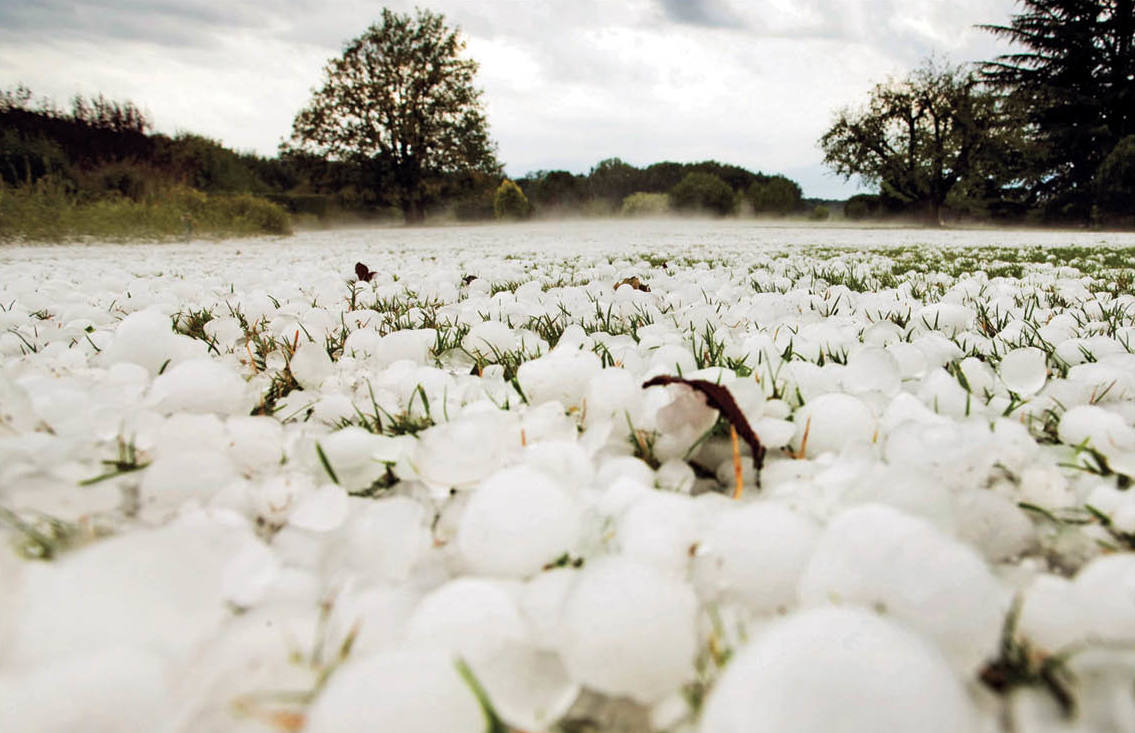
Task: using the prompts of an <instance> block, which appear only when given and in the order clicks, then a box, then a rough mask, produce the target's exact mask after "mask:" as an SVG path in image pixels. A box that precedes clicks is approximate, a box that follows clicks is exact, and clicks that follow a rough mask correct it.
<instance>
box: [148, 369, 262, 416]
mask: <svg viewBox="0 0 1135 733" xmlns="http://www.w3.org/2000/svg"><path fill="white" fill-rule="evenodd" d="M150 400H151V401H152V402H153V403H154V404H155V405H156V406H157V407H158V409H159V410H161V411H163V412H165V413H167V414H168V413H175V412H215V413H218V414H221V415H238V414H248V412H249V410H251V409H252V406H253V404H254V403H255V395H253V394H252V392H251V391H250V390H249V387H248V383H247V382H245V381H244V379H243V378H242V377H241V376H240V375H239V374H237V373H236V372H235V371H233V370H232V369H230V368H229V367H228V366H227V365H226V364H223V363H221V362H219V361H216V360H214V359H208V358H203V359H190V360H188V361H183V362H181V363H180V364H177V365H176V366H173V367H170V368H169V369H167V370H166V371H165V372H163V373H162V374H161V375H159V376H158V377H157V378H156V379H155V380H154V383H153V385H152V386H151V387H150Z"/></svg>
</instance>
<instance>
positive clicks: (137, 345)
mask: <svg viewBox="0 0 1135 733" xmlns="http://www.w3.org/2000/svg"><path fill="white" fill-rule="evenodd" d="M205 348H206V347H205V344H204V343H203V342H201V341H197V340H195V339H191V338H189V337H187V336H181V335H179V334H177V333H174V330H173V322H172V321H171V320H170V318H169V316H167V315H165V314H164V313H161V312H159V311H157V310H143V311H138V312H137V313H131V314H130V315H128V316H126V317H125V318H123V319H122V322H121V323H119V324H118V328H116V329H115V331H114V338H113V339H112V340H111V342H110V343H109V344H107V345H106V346H105V347H104V348H103V349H102V351H101V353H100V357H101V358H102V359H103V360H104V361H105V362H106V363H107V364H117V363H119V362H131V363H134V364H138V365H139V366H142V367H145V369H146V370H147V371H148V372H149V373H150V374H157V373H158V371H159V370H160V369H161V368H162V366H163V365H166V364H167V363H170V362H176V361H179V360H181V359H186V358H191V357H193V356H204V351H205Z"/></svg>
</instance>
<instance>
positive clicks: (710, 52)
mask: <svg viewBox="0 0 1135 733" xmlns="http://www.w3.org/2000/svg"><path fill="white" fill-rule="evenodd" d="M386 5H387V7H390V8H391V9H394V10H398V11H410V10H412V9H413V7H414V6H415V5H420V6H423V7H428V8H429V9H431V10H435V11H439V12H442V13H444V14H445V15H446V16H447V17H448V19H449V20H450V22H451V23H454V24H456V25H459V26H460V27H461V29H462V30H463V32H464V35H465V37H466V39H467V41H468V49H467V54H468V55H469V56H470V57H472V58H473V59H475V60H476V61H478V62H480V64H481V70H480V74H479V76H478V80H479V83H480V85H481V87H482V88H483V89H484V92H485V94H484V102H485V105H486V108H487V111H488V118H489V123H490V125H491V134H492V136H493V138H494V139H495V140H496V141H497V142H498V144H499V157H500V159H501V161H502V162H503V163H504V164H505V168H506V171H507V172H508V174H509V175H511V176H514V177H516V176H521V175H523V174H525V173H527V172H529V171H533V170H538V169H566V170H570V171H573V172H576V173H583V172H586V171H587V170H588V169H590V168H591V166H593V165H594V164H595V163H596V162H598V161H599V160H601V159H603V158H609V157H615V156H618V157H621V158H623V159H624V160H626V161H628V162H630V163H633V164H635V165H646V164H649V163H653V162H657V161H661V160H675V161H698V160H706V159H716V160H720V161H722V162H728V163H736V164H738V165H742V166H745V167H747V168H750V169H753V170H761V171H765V172H767V173H783V174H785V175H788V176H789V177H791V178H794V179H795V180H797V181H799V182H800V183H801V185H802V186H803V188H804V192H805V195H808V196H817V197H837V196H846V195H850V194H851V193H854V192H855V191H856V185H855V182H851V183H844V182H843V181H842V180H841V179H839V178H838V177H836V176H834V175H832V174H830V173H828V172H827V171H826V170H825V169H824V167H823V165H822V163H821V160H822V157H823V156H822V154H821V153H820V151H819V149H818V147H817V145H816V140H817V139H818V138H819V136H820V135H822V134H823V132H824V130H825V129H826V127H827V126H828V124H829V123H830V122H831V120H832V116H833V114H834V113H835V111H836V110H837V109H838V108H840V107H842V106H845V105H847V104H850V103H855V102H857V101H860V100H862V99H863V98H864V97H865V95H866V93H867V92H868V91H869V90H870V88H871V87H872V86H873V85H874V84H875V83H877V82H880V81H883V80H884V79H886V78H887V77H888V76H892V75H902V74H904V73H906V72H907V71H908V70H909V69H911V68H913V67H914V66H917V65H918V64H919V62H920V61H921V60H922V59H923V58H925V57H926V56H927V55H929V54H932V53H933V54H937V55H938V56H940V57H943V58H946V59H949V60H951V61H954V62H963V61H973V60H980V59H987V58H991V57H992V56H994V55H996V54H997V53H1000V52H1003V51H1004V50H1005V47H1004V46H1003V45H1002V44H1001V43H1000V42H999V41H997V40H996V39H994V38H993V37H992V36H991V35H990V34H988V33H985V32H983V31H980V30H978V29H976V28H974V26H975V25H976V24H979V23H1003V22H1005V21H1006V20H1007V19H1008V17H1009V15H1010V13H1011V12H1012V11H1013V0H418V1H417V2H413V1H411V2H399V1H397V0H387V2H386ZM381 6H382V3H381V2H377V3H376V2H364V1H362V0H346V1H344V2H336V1H335V0H328V1H324V2H318V1H317V0H275V1H274V2H252V1H251V0H106V1H105V2H98V1H97V0H0V49H3V51H2V52H0V86H3V87H11V86H13V85H15V84H16V83H21V82H22V83H23V84H26V85H27V86H29V87H31V88H32V90H33V91H34V92H35V93H36V94H38V95H44V96H49V97H53V98H55V99H56V100H57V101H58V102H60V103H65V102H66V101H67V100H68V99H69V98H70V97H71V96H72V95H74V94H76V93H82V94H88V95H89V94H95V93H98V92H102V93H103V94H105V95H107V96H108V97H111V98H115V99H129V100H132V101H134V102H135V103H136V104H138V105H139V106H140V107H142V108H143V109H145V110H147V111H148V112H149V113H150V115H151V117H152V118H153V120H154V122H155V124H156V127H157V129H158V130H159V131H162V132H167V133H174V132H177V131H181V130H185V131H190V132H195V133H199V134H203V135H208V136H210V137H213V138H216V139H219V140H221V141H222V142H224V143H225V144H226V145H228V146H230V147H234V148H237V149H240V150H254V151H256V152H259V153H261V154H264V155H274V154H275V152H276V148H277V145H278V144H279V142H280V141H281V139H283V138H285V137H286V136H287V135H288V133H289V132H290V129H291V122H292V118H293V116H294V115H295V113H296V111H297V110H299V108H300V107H302V106H303V105H304V104H305V103H306V101H307V99H308V97H309V94H310V91H311V89H312V88H313V87H314V86H316V85H317V84H318V83H319V82H320V79H321V74H322V68H323V65H324V63H325V62H326V61H327V59H329V58H330V57H332V56H336V55H338V54H339V53H340V52H341V51H342V48H343V45H344V43H345V42H346V41H347V40H349V39H351V38H353V37H356V36H358V35H360V34H361V33H362V32H363V31H364V30H365V29H366V27H367V26H368V25H370V24H371V23H372V22H374V21H375V20H376V19H377V18H378V16H379V15H380V8H381Z"/></svg>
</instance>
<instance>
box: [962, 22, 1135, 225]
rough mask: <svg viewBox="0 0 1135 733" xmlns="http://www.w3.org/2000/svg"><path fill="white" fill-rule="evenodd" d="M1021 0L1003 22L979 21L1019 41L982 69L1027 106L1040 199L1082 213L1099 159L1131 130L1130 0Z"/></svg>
mask: <svg viewBox="0 0 1135 733" xmlns="http://www.w3.org/2000/svg"><path fill="white" fill-rule="evenodd" d="M1020 2H1021V5H1022V6H1023V7H1022V12H1021V13H1018V14H1017V15H1014V16H1013V17H1012V19H1011V20H1010V22H1009V24H1008V25H989V26H984V28H985V29H986V30H989V31H991V32H993V33H995V34H997V35H999V36H1001V37H1002V38H1005V39H1006V40H1008V41H1010V42H1011V43H1013V44H1014V45H1015V46H1017V49H1016V50H1014V51H1013V52H1011V53H1007V54H1004V55H1002V56H1000V57H998V58H997V60H995V61H992V62H989V63H986V64H985V65H984V75H985V78H986V80H987V81H989V82H991V83H992V84H994V85H996V86H997V87H1000V88H1001V89H1002V90H1004V91H1005V92H1006V93H1008V94H1010V95H1012V96H1014V97H1016V98H1017V99H1018V101H1019V102H1020V103H1021V104H1022V105H1023V106H1024V107H1025V108H1026V109H1028V110H1029V117H1030V122H1031V130H1030V132H1031V134H1032V137H1033V138H1034V141H1035V142H1036V143H1037V146H1036V148H1035V150H1036V156H1035V159H1034V160H1033V166H1034V168H1035V170H1034V171H1033V173H1034V175H1033V178H1034V180H1035V181H1036V182H1037V190H1036V193H1037V195H1038V200H1039V202H1040V203H1041V204H1042V205H1044V206H1045V208H1046V209H1047V210H1048V212H1049V213H1050V214H1053V215H1057V216H1060V217H1068V218H1079V219H1086V218H1087V217H1089V216H1090V215H1091V211H1092V205H1093V203H1094V201H1095V198H1096V193H1097V187H1096V186H1095V185H1094V181H1095V177H1096V174H1097V172H1098V170H1099V167H1100V165H1101V164H1102V163H1103V161H1104V160H1105V159H1106V158H1107V157H1108V155H1109V154H1111V152H1112V151H1113V150H1115V148H1116V146H1117V145H1118V144H1119V142H1120V141H1121V140H1123V139H1124V138H1125V137H1126V136H1128V135H1132V134H1135V41H1133V33H1135V18H1133V13H1132V4H1133V0H1020Z"/></svg>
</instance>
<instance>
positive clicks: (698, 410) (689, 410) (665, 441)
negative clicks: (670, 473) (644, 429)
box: [635, 384, 718, 461]
mask: <svg viewBox="0 0 1135 733" xmlns="http://www.w3.org/2000/svg"><path fill="white" fill-rule="evenodd" d="M647 400H648V403H647V404H648V405H651V404H653V405H654V406H655V409H656V410H657V412H656V415H655V428H656V430H657V431H658V435H657V437H655V438H654V444H653V446H652V448H653V451H654V455H655V456H656V457H657V458H658V459H659V460H662V461H666V460H669V459H671V458H684V457H685V455H686V454H687V453H688V452H689V451H690V449H691V448H692V447H693V446H694V445H695V444H697V442H698V440H700V439H701V438H702V437H703V436H704V435H705V434H706V433H708V432H709V431H710V430H711V429H712V428H713V426H714V425H715V424H716V423H717V418H718V412H717V410H715V409H713V408H712V407H710V406H709V405H708V404H706V401H705V398H704V397H703V396H702V395H701V393H699V392H696V391H694V390H693V389H691V388H689V387H686V386H685V385H680V384H672V385H667V386H665V387H651V388H650V389H649V390H648V396H647ZM648 409H649V408H648ZM635 427H636V428H639V427H640V426H637V425H636V426H635Z"/></svg>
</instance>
